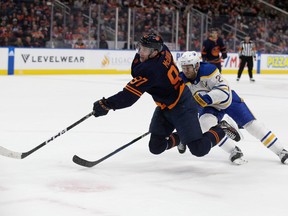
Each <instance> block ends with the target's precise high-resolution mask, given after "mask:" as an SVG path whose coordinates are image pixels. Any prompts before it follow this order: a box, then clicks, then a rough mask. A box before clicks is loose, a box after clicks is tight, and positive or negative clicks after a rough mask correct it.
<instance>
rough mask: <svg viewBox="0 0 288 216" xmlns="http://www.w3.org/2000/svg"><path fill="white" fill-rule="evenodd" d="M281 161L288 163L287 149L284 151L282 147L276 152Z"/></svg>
mask: <svg viewBox="0 0 288 216" xmlns="http://www.w3.org/2000/svg"><path fill="white" fill-rule="evenodd" d="M278 156H279V158H280V160H281V163H283V164H288V151H286V150H285V149H283V150H282V151H281V152H280V153H279V154H278Z"/></svg>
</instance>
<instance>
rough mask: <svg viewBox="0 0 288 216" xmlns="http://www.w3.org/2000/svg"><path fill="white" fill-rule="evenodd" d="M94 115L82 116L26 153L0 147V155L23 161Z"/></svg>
mask: <svg viewBox="0 0 288 216" xmlns="http://www.w3.org/2000/svg"><path fill="white" fill-rule="evenodd" d="M93 113H94V111H93V112H91V113H89V114H88V115H86V116H84V117H83V118H81V119H80V120H78V121H77V122H75V123H73V124H72V125H70V126H69V127H67V128H65V129H64V130H62V131H60V132H59V133H57V134H56V135H55V136H52V137H51V138H50V139H48V140H46V141H44V142H43V143H41V144H40V145H38V146H36V147H35V148H33V149H31V150H30V151H27V152H15V151H11V150H9V149H6V148H4V147H2V146H0V155H3V156H6V157H11V158H15V159H23V158H26V157H27V156H28V155H30V154H32V153H33V152H35V151H37V150H38V149H40V148H42V147H43V146H45V145H46V144H47V143H49V142H51V141H52V140H54V139H56V138H57V137H59V136H61V135H62V134H64V133H66V132H67V131H69V130H70V129H72V128H73V127H75V126H76V125H78V124H80V123H81V122H83V121H84V120H86V119H88V118H89V117H90V116H92V115H93Z"/></svg>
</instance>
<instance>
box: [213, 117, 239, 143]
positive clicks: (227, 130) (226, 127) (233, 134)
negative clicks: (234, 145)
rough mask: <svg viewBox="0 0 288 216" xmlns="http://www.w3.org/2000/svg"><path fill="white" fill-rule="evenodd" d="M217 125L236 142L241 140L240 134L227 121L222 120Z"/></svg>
mask: <svg viewBox="0 0 288 216" xmlns="http://www.w3.org/2000/svg"><path fill="white" fill-rule="evenodd" d="M218 126H220V127H221V128H222V129H223V131H224V132H225V133H226V135H227V136H228V137H229V138H230V139H232V140H235V141H236V142H239V141H240V140H241V136H240V134H239V133H238V131H237V130H236V129H235V128H234V127H232V126H231V125H230V124H228V122H226V121H225V120H222V121H221V122H220V123H219V124H218Z"/></svg>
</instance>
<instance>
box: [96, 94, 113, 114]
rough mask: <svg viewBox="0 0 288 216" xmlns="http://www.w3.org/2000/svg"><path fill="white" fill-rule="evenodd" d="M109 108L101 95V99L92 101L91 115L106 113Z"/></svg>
mask: <svg viewBox="0 0 288 216" xmlns="http://www.w3.org/2000/svg"><path fill="white" fill-rule="evenodd" d="M110 109H111V108H110V107H109V104H108V102H107V100H106V99H105V98H104V97H103V99H101V100H98V101H96V102H95V103H94V106H93V111H94V113H93V115H94V116H95V117H98V116H104V115H107V113H108V112H109V110H110Z"/></svg>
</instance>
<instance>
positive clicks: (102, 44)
mask: <svg viewBox="0 0 288 216" xmlns="http://www.w3.org/2000/svg"><path fill="white" fill-rule="evenodd" d="M99 49H109V46H108V43H107V41H106V36H105V34H101V36H100V42H99Z"/></svg>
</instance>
